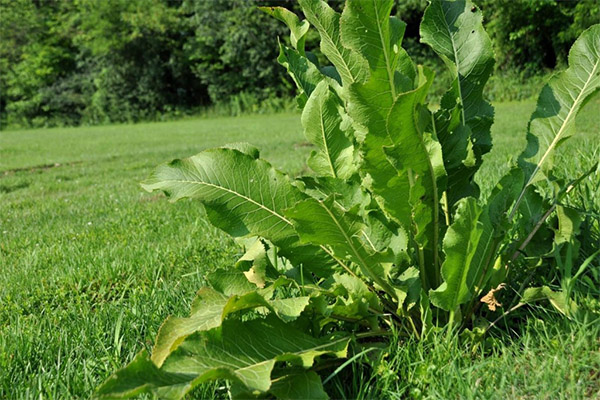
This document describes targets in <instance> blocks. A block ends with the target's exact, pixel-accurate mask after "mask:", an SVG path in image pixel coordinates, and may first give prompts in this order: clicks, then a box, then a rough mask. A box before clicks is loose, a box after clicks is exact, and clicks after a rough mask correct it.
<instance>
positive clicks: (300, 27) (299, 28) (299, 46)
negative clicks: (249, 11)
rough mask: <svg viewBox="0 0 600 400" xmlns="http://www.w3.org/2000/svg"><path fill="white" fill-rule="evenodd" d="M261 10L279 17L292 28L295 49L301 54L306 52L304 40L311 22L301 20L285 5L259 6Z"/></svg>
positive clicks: (291, 34)
mask: <svg viewBox="0 0 600 400" xmlns="http://www.w3.org/2000/svg"><path fill="white" fill-rule="evenodd" d="M258 8H259V9H260V10H261V11H264V12H265V13H267V14H269V15H271V16H272V17H274V18H277V19H278V20H280V21H281V22H283V23H284V24H286V25H287V27H288V28H290V42H291V43H292V46H293V47H294V49H296V50H298V52H300V54H304V42H305V41H306V33H307V32H308V29H309V27H310V24H309V23H308V21H306V20H302V21H300V18H298V16H297V15H296V14H294V13H293V12H291V11H290V10H288V9H287V8H284V7H258Z"/></svg>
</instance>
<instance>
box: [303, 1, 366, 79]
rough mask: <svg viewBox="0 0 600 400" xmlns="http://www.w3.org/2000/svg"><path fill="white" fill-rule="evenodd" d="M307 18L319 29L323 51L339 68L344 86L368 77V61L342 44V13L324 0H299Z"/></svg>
mask: <svg viewBox="0 0 600 400" xmlns="http://www.w3.org/2000/svg"><path fill="white" fill-rule="evenodd" d="M299 2H300V6H301V7H302V11H304V15H305V16H306V19H307V20H308V21H309V22H310V23H311V24H312V25H313V26H314V27H315V28H317V30H318V31H319V35H320V36H321V52H322V53H323V54H324V55H325V56H326V57H327V58H328V59H329V61H331V63H332V64H333V65H334V66H335V68H336V69H337V72H338V73H339V75H340V77H341V79H342V83H343V85H344V86H346V85H350V84H351V83H353V82H360V81H363V80H365V79H366V77H367V74H368V68H367V65H366V61H365V60H364V59H363V58H362V57H361V56H360V55H359V54H358V53H356V52H354V51H352V50H350V49H348V48H347V47H345V46H343V45H342V41H341V38H340V15H339V14H338V13H337V12H335V11H334V10H333V9H332V8H331V7H329V6H328V5H327V3H325V2H324V1H322V0H299Z"/></svg>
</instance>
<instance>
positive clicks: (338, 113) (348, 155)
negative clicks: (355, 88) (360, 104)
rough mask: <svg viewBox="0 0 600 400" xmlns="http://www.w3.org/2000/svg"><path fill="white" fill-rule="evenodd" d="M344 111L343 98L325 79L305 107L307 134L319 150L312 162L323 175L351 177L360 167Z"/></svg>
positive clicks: (303, 122) (314, 154)
mask: <svg viewBox="0 0 600 400" xmlns="http://www.w3.org/2000/svg"><path fill="white" fill-rule="evenodd" d="M343 112H344V111H343V109H342V104H341V101H340V100H339V98H338V97H337V95H336V94H335V93H334V92H332V91H331V90H330V88H329V85H328V84H327V82H325V81H321V83H319V85H318V86H317V88H316V89H315V90H314V92H313V93H312V94H311V96H310V98H309V99H308V102H307V103H306V106H305V107H304V111H303V113H302V126H303V127H304V134H305V135H306V138H307V139H308V140H309V141H310V142H311V143H313V144H314V145H315V146H316V147H317V149H318V151H314V152H313V153H312V154H311V156H310V158H309V159H308V165H309V166H310V167H311V168H312V170H313V171H315V172H316V173H317V174H319V175H321V176H332V177H334V178H337V177H339V178H349V177H350V176H351V175H352V174H353V173H354V171H355V169H356V168H355V165H354V146H353V144H352V141H351V140H350V138H349V137H347V136H346V133H345V132H344V130H342V129H343V126H342V124H343V118H342V117H343V115H342V113H343Z"/></svg>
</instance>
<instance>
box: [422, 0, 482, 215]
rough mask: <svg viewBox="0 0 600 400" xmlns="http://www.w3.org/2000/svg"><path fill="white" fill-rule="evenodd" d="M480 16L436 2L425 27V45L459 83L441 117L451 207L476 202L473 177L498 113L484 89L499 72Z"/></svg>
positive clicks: (456, 2) (462, 5)
mask: <svg viewBox="0 0 600 400" xmlns="http://www.w3.org/2000/svg"><path fill="white" fill-rule="evenodd" d="M481 21H482V15H481V12H480V11H479V10H478V9H477V7H475V6H474V5H473V4H472V3H471V2H470V1H465V0H433V1H432V2H431V4H430V5H429V7H428V8H427V9H426V10H425V14H424V15H423V21H422V23H421V40H422V41H423V42H424V43H427V44H428V45H429V46H431V48H432V49H433V50H434V51H435V52H436V53H437V54H438V55H439V56H440V57H441V58H442V60H444V62H445V63H446V65H447V67H448V68H449V70H450V72H451V74H452V76H453V77H454V80H453V82H452V86H451V88H450V90H449V91H448V93H446V95H445V96H444V98H443V99H442V102H441V110H440V111H439V112H438V114H437V116H436V128H437V136H438V138H439V140H440V142H441V144H442V148H443V151H444V163H445V165H446V170H447V172H448V177H449V179H448V188H447V197H448V207H449V208H452V205H453V204H454V203H456V201H457V200H458V199H460V198H462V197H465V196H467V195H472V196H477V194H478V188H477V186H476V184H475V182H474V181H473V175H474V174H475V172H476V171H477V169H478V168H479V166H480V165H481V161H482V159H481V157H482V156H483V155H484V154H485V153H487V152H488V151H489V150H490V149H491V145H492V141H491V135H490V127H491V124H492V122H493V117H494V110H493V108H492V106H491V105H490V104H489V103H488V102H486V101H485V100H484V99H483V87H484V85H485V83H486V82H487V80H488V78H489V77H490V74H491V73H492V70H493V66H494V54H493V49H492V43H491V41H490V38H489V37H488V35H487V34H486V32H485V30H484V29H483V25H482V23H481Z"/></svg>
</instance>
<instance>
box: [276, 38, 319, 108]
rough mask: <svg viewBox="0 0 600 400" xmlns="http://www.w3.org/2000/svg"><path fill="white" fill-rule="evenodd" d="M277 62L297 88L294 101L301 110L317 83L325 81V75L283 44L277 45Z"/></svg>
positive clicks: (305, 58) (310, 62) (306, 59)
mask: <svg viewBox="0 0 600 400" xmlns="http://www.w3.org/2000/svg"><path fill="white" fill-rule="evenodd" d="M277 61H278V62H279V64H281V65H282V66H283V67H285V69H286V70H287V71H288V74H289V75H290V76H291V77H292V79H293V80H294V83H295V84H296V86H297V87H298V90H299V93H298V95H297V96H296V100H297V101H298V105H299V106H300V107H301V108H303V107H304V106H305V105H306V102H307V101H308V98H309V97H310V95H311V94H312V92H313V91H314V90H315V88H316V87H317V85H318V84H319V82H321V81H322V80H323V79H325V75H323V74H322V73H321V71H320V70H319V68H318V67H317V66H316V65H315V64H314V63H313V62H312V61H310V60H309V59H308V58H307V57H305V56H303V55H301V54H300V53H299V52H298V51H297V50H294V49H290V48H289V47H287V46H286V45H284V44H283V43H280V44H279V57H277Z"/></svg>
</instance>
